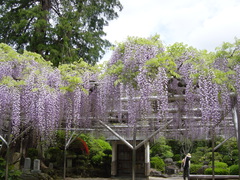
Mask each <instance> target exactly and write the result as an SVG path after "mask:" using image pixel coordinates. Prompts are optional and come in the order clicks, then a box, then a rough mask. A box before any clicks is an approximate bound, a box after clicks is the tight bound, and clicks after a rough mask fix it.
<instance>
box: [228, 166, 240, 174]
mask: <svg viewBox="0 0 240 180" xmlns="http://www.w3.org/2000/svg"><path fill="white" fill-rule="evenodd" d="M229 174H230V175H239V166H238V165H231V166H230V167H229Z"/></svg>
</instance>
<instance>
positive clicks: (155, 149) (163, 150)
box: [151, 136, 173, 159]
mask: <svg viewBox="0 0 240 180" xmlns="http://www.w3.org/2000/svg"><path fill="white" fill-rule="evenodd" d="M151 156H152V157H154V156H159V157H161V158H163V159H164V158H171V157H173V153H172V150H171V146H169V145H167V142H166V139H165V137H163V136H162V137H160V138H159V139H157V140H156V142H155V143H154V144H153V146H152V147H151Z"/></svg>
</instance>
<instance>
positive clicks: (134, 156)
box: [132, 124, 137, 180]
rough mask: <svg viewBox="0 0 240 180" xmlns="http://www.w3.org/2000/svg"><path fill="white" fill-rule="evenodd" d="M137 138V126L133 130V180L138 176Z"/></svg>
mask: <svg viewBox="0 0 240 180" xmlns="http://www.w3.org/2000/svg"><path fill="white" fill-rule="evenodd" d="M136 136H137V129H136V124H135V125H134V128H133V150H132V180H135V175H136V151H137V150H136Z"/></svg>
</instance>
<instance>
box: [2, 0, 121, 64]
mask: <svg viewBox="0 0 240 180" xmlns="http://www.w3.org/2000/svg"><path fill="white" fill-rule="evenodd" d="M0 6H1V9H0V26H1V29H0V42H3V43H7V44H8V45H10V46H12V47H14V48H15V49H16V50H17V51H18V52H23V50H28V51H32V52H36V53H38V54H41V55H42V56H43V57H44V59H46V60H48V61H51V62H52V63H53V65H54V66H58V65H59V64H62V63H69V62H73V61H78V60H79V59H80V58H83V59H84V61H86V62H88V63H90V64H95V63H96V62H97V61H98V59H99V58H101V57H102V56H103V54H104V49H105V48H107V47H109V46H110V45H111V44H110V42H109V41H108V40H106V39H104V36H105V35H106V33H105V32H104V30H103V27H104V26H106V25H108V21H110V20H113V19H115V18H117V17H118V14H117V11H118V10H122V5H121V3H120V1H119V0H98V1H95V0H81V1H75V0H60V1H54V0H28V1H16V0H14V1H9V0H7V1H0Z"/></svg>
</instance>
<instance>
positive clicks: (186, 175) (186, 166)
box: [182, 153, 191, 180]
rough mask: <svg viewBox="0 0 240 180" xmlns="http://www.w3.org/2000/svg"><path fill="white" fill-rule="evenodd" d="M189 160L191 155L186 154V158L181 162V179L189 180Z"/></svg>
mask: <svg viewBox="0 0 240 180" xmlns="http://www.w3.org/2000/svg"><path fill="white" fill-rule="evenodd" d="M190 159H191V154H190V153H188V154H187V155H186V157H185V158H184V159H183V160H182V167H183V179H184V180H186V178H187V179H189V174H190Z"/></svg>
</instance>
